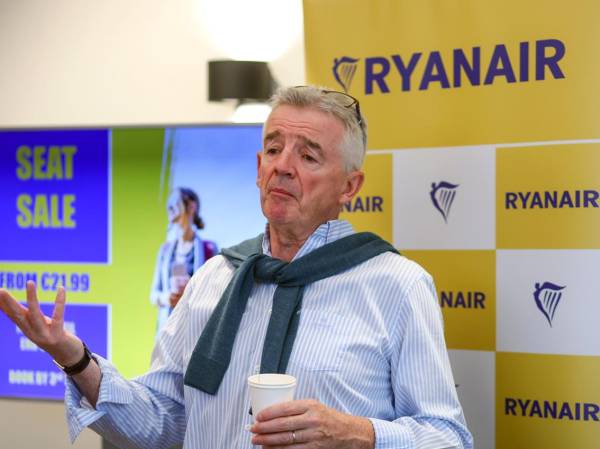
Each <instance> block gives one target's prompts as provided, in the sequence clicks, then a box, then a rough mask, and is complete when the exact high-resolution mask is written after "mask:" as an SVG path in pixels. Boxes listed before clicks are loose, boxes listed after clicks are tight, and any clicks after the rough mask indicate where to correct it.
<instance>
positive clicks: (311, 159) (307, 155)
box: [302, 154, 317, 162]
mask: <svg viewBox="0 0 600 449" xmlns="http://www.w3.org/2000/svg"><path fill="white" fill-rule="evenodd" d="M302 158H303V159H304V160H305V161H307V162H317V160H316V159H315V158H314V157H312V156H311V155H310V154H303V155H302Z"/></svg>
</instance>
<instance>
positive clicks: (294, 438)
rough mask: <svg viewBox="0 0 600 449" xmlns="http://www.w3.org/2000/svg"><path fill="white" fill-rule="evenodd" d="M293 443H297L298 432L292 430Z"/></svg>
mask: <svg viewBox="0 0 600 449" xmlns="http://www.w3.org/2000/svg"><path fill="white" fill-rule="evenodd" d="M292 444H296V432H294V431H293V430H292Z"/></svg>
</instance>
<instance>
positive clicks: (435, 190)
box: [429, 181, 459, 223]
mask: <svg viewBox="0 0 600 449" xmlns="http://www.w3.org/2000/svg"><path fill="white" fill-rule="evenodd" d="M458 186H459V185H458V184H451V183H449V182H446V181H440V182H438V183H437V184H436V183H435V182H434V183H432V184H431V192H429V195H430V196H431V202H432V203H433V206H434V207H435V208H436V209H437V210H438V211H439V212H440V214H442V217H444V221H445V222H446V223H448V215H450V208H451V207H452V203H453V202H454V197H455V196H456V189H457V187H458Z"/></svg>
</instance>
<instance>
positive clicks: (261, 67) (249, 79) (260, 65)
mask: <svg viewBox="0 0 600 449" xmlns="http://www.w3.org/2000/svg"><path fill="white" fill-rule="evenodd" d="M276 88H277V82H276V81H275V79H274V78H273V76H272V75H271V72H270V71H269V67H268V66H267V63H266V62H262V61H231V60H217V61H208V101H222V100H229V99H234V100H237V101H238V104H241V103H247V102H266V101H267V100H268V99H269V98H270V97H271V95H272V94H273V93H274V92H275V89H276Z"/></svg>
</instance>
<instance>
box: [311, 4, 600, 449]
mask: <svg viewBox="0 0 600 449" xmlns="http://www.w3.org/2000/svg"><path fill="white" fill-rule="evenodd" d="M304 14H305V36H306V37H305V45H306V57H307V61H306V64H307V79H308V81H309V82H311V83H315V84H319V85H324V86H328V87H330V88H335V89H338V90H342V91H346V92H347V93H349V94H350V95H352V96H354V97H356V98H357V99H359V101H360V104H361V110H362V111H363V112H364V114H365V116H366V117H367V120H368V125H369V152H368V156H367V158H366V163H365V172H366V177H367V181H366V184H365V186H364V188H363V190H362V191H361V195H360V197H359V198H357V199H356V200H355V201H353V202H352V203H351V204H349V205H348V206H347V207H346V208H345V212H344V216H345V218H348V219H349V220H350V221H351V222H352V223H353V224H354V226H355V227H356V228H357V229H358V230H371V231H374V232H377V233H379V234H380V235H381V236H383V237H384V238H387V239H388V240H389V241H391V242H393V243H394V245H395V246H396V247H397V248H399V249H400V250H401V251H402V253H403V254H404V255H406V256H407V257H409V258H412V259H414V260H416V261H417V262H419V263H420V264H422V265H423V266H424V267H425V268H426V269H427V270H428V271H429V272H430V273H431V274H432V275H433V277H434V279H435V281H436V285H437V292H438V297H439V300H440V305H441V307H442V311H443V314H444V320H445V333H446V340H447V344H448V347H449V349H450V351H449V352H450V360H451V363H452V367H453V371H454V376H455V381H456V383H457V385H458V386H457V389H458V394H459V397H460V398H461V402H462V404H463V407H464V409H465V414H466V416H467V420H468V423H469V427H470V428H471V430H472V432H473V434H474V437H475V443H476V447H477V448H482V449H485V448H498V449H518V448H537V447H543V448H546V449H554V448H555V449H562V448H567V447H573V448H575V447H576V448H580V449H587V448H589V449H591V448H597V447H598V441H600V383H599V382H598V380H597V379H598V373H599V372H600V326H598V325H597V321H598V317H600V275H598V272H599V268H600V120H598V117H600V89H598V87H597V85H598V82H597V80H598V79H600V62H598V61H599V60H598V58H597V50H596V44H597V42H599V41H600V28H599V27H598V26H597V23H596V22H597V17H600V4H598V3H597V2H593V1H578V2H576V3H565V2H555V1H550V2H548V1H545V2H542V1H529V2H519V1H517V0H506V1H504V2H494V3H493V4H491V3H490V2H478V1H476V0H465V1H462V2H460V3H459V2H439V1H435V0H395V1H391V0H389V1H384V0H372V1H369V2H364V1H361V0H304Z"/></svg>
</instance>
